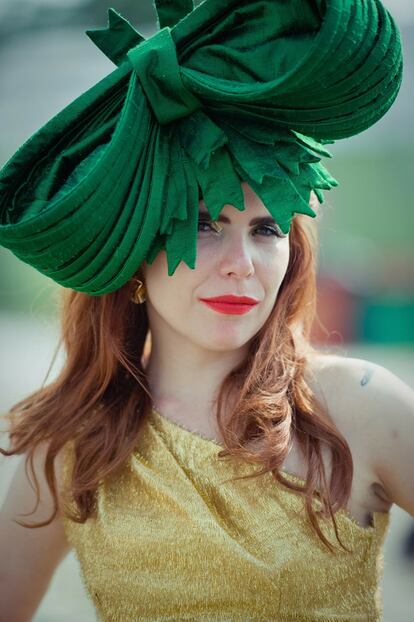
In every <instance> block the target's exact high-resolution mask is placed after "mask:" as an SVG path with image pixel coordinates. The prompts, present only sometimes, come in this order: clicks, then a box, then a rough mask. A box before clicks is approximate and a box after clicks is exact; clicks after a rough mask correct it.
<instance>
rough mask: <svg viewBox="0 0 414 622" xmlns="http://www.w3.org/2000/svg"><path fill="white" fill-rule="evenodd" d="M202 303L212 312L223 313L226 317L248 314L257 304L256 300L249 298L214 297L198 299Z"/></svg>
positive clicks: (232, 296)
mask: <svg viewBox="0 0 414 622" xmlns="http://www.w3.org/2000/svg"><path fill="white" fill-rule="evenodd" d="M200 300H201V301H202V302H204V303H205V304H206V305H208V306H209V307H210V308H211V309H214V311H218V312H219V313H225V314H227V315H242V314H244V313H248V312H249V311H251V309H253V308H254V307H255V306H256V305H257V304H258V302H259V301H258V300H256V299H255V298H250V297H249V296H234V295H232V294H231V295H226V296H215V297H214V298H200Z"/></svg>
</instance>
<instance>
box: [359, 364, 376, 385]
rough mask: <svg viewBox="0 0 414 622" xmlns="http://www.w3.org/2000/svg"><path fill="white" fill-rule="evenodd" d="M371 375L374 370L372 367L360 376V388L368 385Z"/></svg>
mask: <svg viewBox="0 0 414 622" xmlns="http://www.w3.org/2000/svg"><path fill="white" fill-rule="evenodd" d="M373 374H374V368H373V367H370V368H369V369H367V371H366V372H364V375H363V376H362V380H361V386H362V387H363V386H364V385H366V384H368V382H369V381H370V380H371V378H372V376H373Z"/></svg>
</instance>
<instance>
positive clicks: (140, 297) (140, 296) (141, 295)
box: [130, 278, 147, 305]
mask: <svg viewBox="0 0 414 622" xmlns="http://www.w3.org/2000/svg"><path fill="white" fill-rule="evenodd" d="M132 280H133V281H136V282H137V283H138V286H137V287H136V288H135V290H134V292H133V294H132V296H131V298H130V300H131V302H134V303H135V304H137V305H140V304H142V303H143V302H145V300H146V299H147V290H146V288H145V285H144V283H143V282H142V281H140V280H139V279H135V278H133V279H132Z"/></svg>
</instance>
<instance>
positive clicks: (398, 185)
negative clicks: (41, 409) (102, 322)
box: [0, 0, 414, 622]
mask: <svg viewBox="0 0 414 622" xmlns="http://www.w3.org/2000/svg"><path fill="white" fill-rule="evenodd" d="M196 4H199V2H196ZM383 4H384V5H385V6H386V7H387V8H388V9H389V10H390V12H391V13H392V15H393V16H394V18H395V20H396V22H397V24H398V26H399V28H400V31H401V35H402V39H403V49H404V59H405V71H404V78H403V84H402V87H401V91H400V93H399V95H398V97H397V100H396V102H395V103H394V105H393V107H392V108H391V110H390V111H389V112H388V113H387V114H386V115H385V117H383V119H381V120H380V121H379V122H378V123H377V124H376V125H375V126H374V127H372V128H371V129H369V130H366V131H365V132H363V133H362V134H360V135H358V136H355V137H352V138H350V139H345V140H342V141H338V142H337V143H335V144H334V145H329V146H328V148H329V150H330V151H331V153H332V154H333V156H334V157H333V158H332V160H330V159H325V160H324V162H323V163H324V164H325V165H326V166H327V168H328V169H329V171H330V172H331V173H332V175H333V176H334V177H335V178H336V179H337V180H338V181H339V183H340V186H339V187H338V188H336V189H333V190H331V191H330V192H328V191H326V192H325V203H324V204H323V205H322V208H321V212H322V216H321V218H320V221H319V235H320V257H319V274H318V291H319V295H318V314H319V318H320V323H317V324H316V325H315V327H314V331H313V341H314V343H315V344H317V345H318V346H319V347H320V348H321V349H322V348H329V349H330V350H331V351H334V352H337V353H340V354H343V355H345V356H356V357H360V358H365V359H368V360H371V361H373V362H376V363H379V364H380V365H383V366H385V367H387V368H388V369H390V370H391V371H393V372H394V373H395V374H397V375H398V376H399V377H400V378H401V379H402V380H404V381H405V382H406V383H407V384H409V385H410V386H412V387H414V357H413V354H414V288H413V284H414V278H413V277H414V261H413V259H414V251H413V232H414V209H413V205H412V204H413V199H412V192H411V183H410V182H411V177H412V176H413V175H414V129H413V128H414V118H413V113H412V102H413V101H414V60H413V58H414V56H413V48H414V3H413V2H412V0H383ZM108 6H112V7H113V8H115V9H116V10H117V11H118V12H120V13H121V14H122V15H123V16H124V17H126V18H127V19H128V20H129V21H131V22H132V24H133V25H134V26H135V27H136V28H137V30H139V31H140V32H141V34H143V35H144V37H148V36H150V35H151V34H153V33H154V32H155V31H156V29H157V25H156V15H155V10H154V8H153V5H152V2H151V0H119V1H117V0H113V1H112V2H110V3H109V4H107V3H105V2H102V0H99V1H98V0H0V84H1V90H0V167H1V166H2V165H3V164H4V163H5V162H6V161H7V160H8V159H9V158H10V157H11V156H12V155H13V153H14V152H15V151H16V149H17V148H18V147H19V146H20V145H21V144H22V143H23V142H24V141H25V140H26V139H27V138H29V136H30V135H31V134H33V133H34V132H35V131H36V130H37V129H38V128H40V127H41V126H42V125H43V124H44V123H46V122H47V121H48V120H49V118H50V117H51V116H53V115H54V114H56V113H57V112H59V111H60V110H61V109H62V108H64V107H65V106H66V105H67V104H69V103H70V102H71V101H72V100H73V99H74V98H76V97H77V96H78V95H80V93H81V92H84V91H86V90H87V89H88V88H89V87H91V86H92V85H94V84H95V83H96V82H97V81H98V80H100V79H102V78H104V77H105V76H106V75H107V74H108V73H110V72H111V71H113V69H114V68H115V66H114V65H113V64H112V63H111V61H109V59H107V58H106V57H105V56H104V54H103V53H101V52H100V51H99V50H98V48H96V47H95V46H94V45H93V44H92V42H91V41H90V39H89V38H88V37H87V36H86V35H85V34H84V31H85V30H86V29H89V28H104V27H105V26H106V24H107V13H106V9H107V7H108ZM58 291H59V287H58V286H57V285H55V284H54V283H53V282H52V281H50V282H49V280H48V279H47V278H46V277H44V276H43V275H41V274H40V273H38V272H36V271H35V270H34V269H32V268H30V267H29V266H27V265H26V264H24V263H22V262H21V261H19V260H18V259H17V258H16V257H15V256H14V255H13V254H12V253H10V251H8V250H6V249H4V248H0V343H1V344H2V346H1V350H0V388H1V391H0V410H1V412H5V411H6V410H7V409H8V408H9V407H10V406H11V405H12V404H14V403H15V402H16V401H18V400H19V399H22V398H23V397H25V396H26V395H27V394H28V393H29V392H31V391H32V390H34V389H36V388H38V387H39V385H40V384H42V382H43V381H44V378H45V376H46V373H47V371H48V369H49V365H50V364H51V361H52V356H53V352H54V350H55V347H56V345H57V340H58V324H57V303H58ZM60 356H61V353H60V354H59V355H58V357H57V359H56V361H55V364H54V367H53V369H52V372H51V376H50V378H52V377H53V376H54V375H55V374H56V373H57V372H58V369H59V365H60V363H61V359H60ZM0 442H1V445H2V446H6V442H5V439H4V438H3V437H1V436H0ZM18 460H20V458H16V459H15V458H13V459H7V460H6V459H4V458H3V457H0V503H1V502H2V499H3V498H4V495H5V494H6V491H7V488H8V486H9V483H10V478H11V476H12V474H13V471H14V469H15V466H16V464H17V461H18ZM391 514H392V516H391V527H390V532H389V536H388V539H387V542H386V547H385V562H384V578H383V582H382V587H383V601H384V621H385V622H412V620H413V611H414V590H413V588H414V536H413V535H412V534H413V529H414V521H413V520H412V519H411V518H410V517H409V516H408V515H407V514H406V513H404V512H403V511H402V510H400V509H399V508H395V507H394V508H393V509H392V511H391ZM73 619H76V620H77V622H90V621H92V620H95V615H94V612H93V608H92V606H91V605H90V603H89V602H88V600H87V597H86V595H85V592H84V587H83V584H82V579H81V576H80V574H79V566H78V563H77V560H76V558H75V556H74V555H73V554H72V553H71V554H69V555H68V557H67V558H66V559H65V560H64V561H63V563H62V564H61V566H60V567H59V568H58V570H57V572H56V573H55V576H54V578H53V580H52V583H51V586H50V589H49V591H48V593H47V594H46V596H45V598H44V599H43V601H42V603H41V605H40V607H39V609H38V612H37V614H36V616H35V618H34V620H35V622H52V621H53V622H58V621H62V622H63V621H65V622H66V621H69V620H73Z"/></svg>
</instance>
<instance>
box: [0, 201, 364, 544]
mask: <svg viewBox="0 0 414 622" xmlns="http://www.w3.org/2000/svg"><path fill="white" fill-rule="evenodd" d="M310 204H311V206H312V208H313V209H314V210H315V211H319V203H318V200H317V198H316V196H315V195H314V194H313V193H311V199H310ZM315 220H316V219H315ZM317 241H318V240H317V228H316V222H315V221H314V220H313V219H311V218H309V217H308V216H303V215H301V214H297V215H296V216H295V218H294V219H293V221H292V225H291V229H290V236H289V244H290V258H289V263H288V268H287V272H286V274H285V277H284V280H283V282H282V284H281V287H280V289H279V292H278V296H277V300H276V303H275V305H274V308H273V310H272V312H271V314H270V315H269V317H268V319H267V321H266V322H265V324H264V325H263V326H262V327H261V329H260V331H259V332H258V333H257V334H256V335H255V336H254V338H253V339H252V340H251V341H250V343H249V351H248V353H247V356H246V357H245V359H244V360H243V361H242V362H241V363H240V364H239V365H238V366H237V367H236V368H234V369H233V370H232V371H231V372H230V373H229V374H228V375H227V376H226V377H225V378H224V380H223V382H222V385H221V387H220V391H219V393H218V398H217V402H216V404H217V423H218V427H219V430H220V432H221V435H222V438H223V441H224V448H223V450H222V451H221V452H220V453H219V454H218V455H219V457H220V458H231V457H237V458H238V459H239V458H240V459H243V460H245V461H247V462H250V463H256V464H259V465H261V469H260V470H259V471H256V472H255V473H253V474H250V475H247V476H244V477H242V479H244V478H250V477H258V476H260V475H261V474H264V473H267V472H271V473H272V475H273V476H274V477H275V478H276V480H277V481H279V482H280V483H281V484H282V485H284V486H285V487H287V488H289V489H291V490H295V491H298V492H300V493H302V494H303V495H304V498H305V507H306V513H307V515H308V517H309V520H310V522H311V525H312V527H313V529H314V530H315V532H316V533H317V535H318V536H319V538H320V539H321V540H322V542H323V543H324V544H325V545H326V547H327V548H328V549H329V551H330V552H334V547H333V546H332V543H331V542H329V541H328V540H327V538H326V537H325V535H324V534H323V533H322V531H321V529H320V526H319V520H318V518H319V517H320V516H323V517H324V518H326V517H330V518H331V520H332V522H333V525H334V530H335V534H336V538H337V540H338V542H339V543H340V545H341V547H342V548H343V549H344V550H346V551H348V552H351V551H349V549H347V548H346V547H345V546H344V545H343V543H342V542H341V540H340V538H339V535H338V530H337V524H336V520H335V516H334V514H335V512H336V511H337V510H338V509H340V508H342V507H344V506H345V505H346V504H347V502H348V499H349V497H350V492H351V485H352V476H353V461H352V455H351V452H350V449H349V446H348V444H347V442H346V440H345V439H344V437H343V436H342V435H341V434H340V433H339V431H338V429H337V428H336V427H335V426H334V424H333V423H332V422H331V420H330V418H329V416H328V417H327V416H326V414H327V413H326V411H325V410H324V407H323V406H322V404H320V402H319V401H318V399H317V398H316V396H315V394H314V392H313V391H312V390H311V388H310V386H309V384H308V383H307V382H306V381H305V369H306V364H307V361H308V355H309V354H314V353H316V352H317V350H316V349H315V348H314V347H313V346H312V345H311V344H310V334H311V328H312V324H313V322H314V321H315V318H316V264H317V259H316V250H317ZM137 275H140V270H138V272H137ZM130 296H131V285H130V283H127V284H126V285H124V286H123V287H121V288H120V289H118V290H116V291H114V292H112V293H109V294H104V295H102V296H90V295H87V294H85V293H81V292H77V291H74V290H71V289H65V288H62V290H61V294H60V310H59V312H60V323H61V333H60V341H59V343H58V347H57V349H56V351H55V354H54V358H53V361H54V360H55V358H56V355H57V353H58V351H59V349H60V347H61V345H62V344H63V345H64V349H65V354H66V357H65V362H64V365H63V367H62V369H61V371H60V373H59V375H58V376H57V378H56V379H55V380H53V381H52V382H51V383H50V384H48V385H47V386H45V383H46V380H47V376H46V379H45V381H44V383H43V385H42V387H41V388H40V389H38V390H36V391H34V392H33V393H31V394H30V395H28V396H27V397H25V398H24V399H23V400H21V401H19V402H17V403H16V404H15V405H13V406H12V407H11V409H10V410H9V411H8V412H7V413H6V415H4V416H3V418H5V419H6V420H7V422H8V430H7V431H8V433H9V439H10V447H9V449H8V450H5V449H1V448H0V451H1V453H2V454H3V455H5V456H12V455H15V454H22V453H25V454H26V471H27V465H28V464H30V469H31V473H32V476H33V478H34V481H35V485H36V494H37V497H38V498H39V488H38V482H37V479H36V474H35V473H34V469H33V453H34V450H35V448H36V447H37V446H39V445H40V444H41V443H44V442H46V444H47V452H46V458H45V463H44V472H45V476H46V481H47V482H48V486H49V488H50V491H51V493H52V498H53V500H54V510H53V513H52V515H51V516H50V518H49V519H48V520H45V521H43V522H40V523H35V524H27V523H24V522H21V521H16V522H18V523H19V524H20V525H22V526H24V527H28V528H35V527H42V526H44V525H48V524H49V523H50V522H51V521H52V520H53V519H54V518H55V517H56V515H57V513H58V511H59V500H58V486H57V482H56V475H55V467H54V465H55V459H56V456H57V455H58V453H59V452H60V451H61V449H62V448H63V447H64V446H65V445H66V443H68V442H69V441H71V442H73V445H74V449H75V461H74V466H73V470H72V475H71V482H70V495H71V499H72V500H73V501H74V503H75V507H76V509H77V512H76V513H73V512H71V511H70V510H69V506H68V507H67V508H66V509H65V513H66V515H67V516H68V517H69V518H71V519H72V520H75V521H76V522H80V523H84V522H85V521H86V520H87V519H88V518H89V517H90V516H92V515H94V514H95V512H96V507H97V504H96V499H97V494H98V488H99V484H100V482H101V481H102V480H103V479H104V478H107V477H110V476H112V475H116V474H117V473H118V472H119V471H120V470H121V469H122V468H123V466H124V465H125V463H126V461H127V460H128V458H129V457H130V456H131V454H132V452H133V451H134V449H135V447H136V443H137V437H138V435H139V434H140V430H141V426H142V424H143V422H144V419H145V417H146V416H147V415H148V414H149V412H150V411H151V409H152V407H153V399H152V396H151V390H150V386H149V383H148V379H147V376H146V373H145V363H146V360H147V359H148V356H149V353H150V348H151V333H150V330H149V322H148V315H147V310H146V303H143V304H139V305H136V304H133V303H132V302H131V300H130ZM316 319H317V318H316ZM52 365H53V363H52ZM49 371H50V369H49ZM230 395H236V400H235V402H234V404H233V406H232V409H231V411H230V414H229V416H228V417H227V418H226V420H225V421H224V416H223V410H224V405H225V404H226V403H227V398H228V397H229V396H230ZM294 438H295V439H296V441H297V443H298V447H299V449H300V450H301V453H302V455H303V456H304V458H305V464H306V465H307V475H306V480H305V483H304V486H301V485H299V484H297V483H294V482H292V481H290V480H288V479H286V478H285V477H284V476H283V475H282V473H281V472H280V470H281V467H282V465H283V463H284V461H285V458H286V456H287V455H288V453H289V450H290V448H291V446H292V442H293V439H294ZM322 444H324V445H325V446H326V447H328V448H329V449H330V452H331V458H332V461H331V464H332V477H331V480H330V485H328V484H327V479H326V473H325V467H324V463H323V460H322V455H321V448H322ZM234 479H240V478H234ZM315 497H316V498H317V499H319V501H320V507H319V508H318V509H315V508H313V504H312V499H313V498H315Z"/></svg>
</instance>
